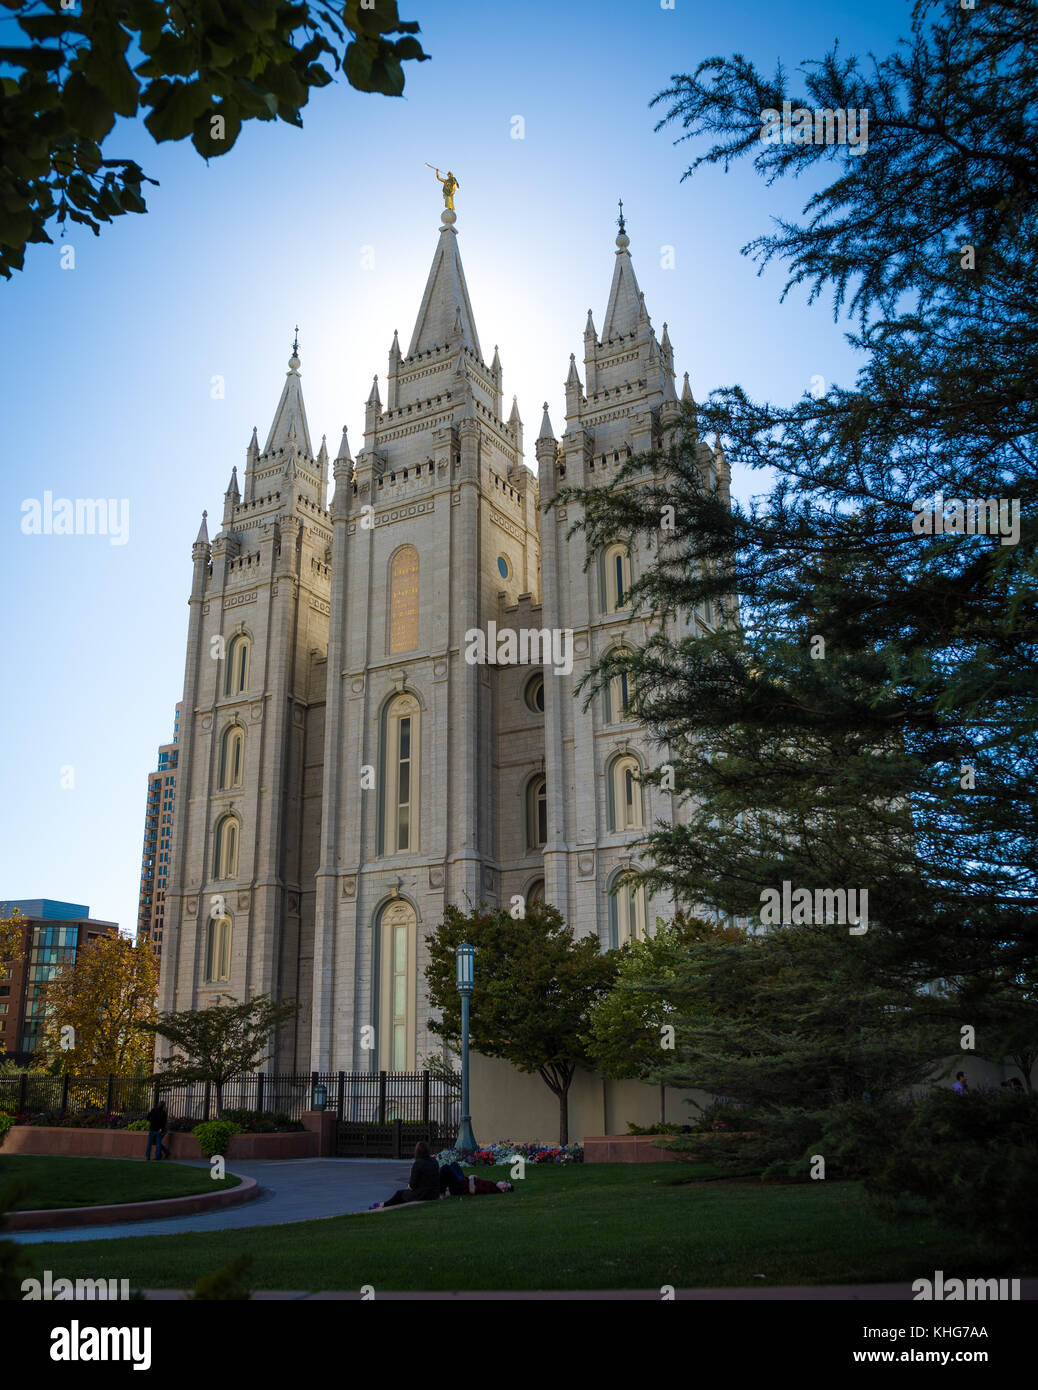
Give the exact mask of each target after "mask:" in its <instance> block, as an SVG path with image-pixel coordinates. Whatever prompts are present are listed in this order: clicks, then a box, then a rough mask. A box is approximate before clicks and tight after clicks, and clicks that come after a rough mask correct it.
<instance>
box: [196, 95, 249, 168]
mask: <svg viewBox="0 0 1038 1390" xmlns="http://www.w3.org/2000/svg"><path fill="white" fill-rule="evenodd" d="M218 118H222V120H223V131H222V134H214V131H217V132H218V131H219V129H220V128H219V126H218V125H217V124H216V121H217V119H218ZM240 132H241V115H240V113H239V110H238V103H237V102H236V101H234V100H233V98H230V97H228V98H227V99H226V100H225V101H222V102H221V103H220V105H219V106H211V107H210V108H209V110H208V111H206V112H204V113H203V114H202V115H201V116H199V118H198V120H197V121H196V122H195V128H194V133H193V134H192V136H191V143H192V144H193V145H194V147H195V149H196V150H197V151H198V153H199V154H200V155H202V156H203V158H205V159H209V158H211V157H213V156H215V155H221V154H226V153H227V151H228V150H229V149H230V148H231V146H232V145H233V144H234V142H235V140H237V138H238V136H239V134H240Z"/></svg>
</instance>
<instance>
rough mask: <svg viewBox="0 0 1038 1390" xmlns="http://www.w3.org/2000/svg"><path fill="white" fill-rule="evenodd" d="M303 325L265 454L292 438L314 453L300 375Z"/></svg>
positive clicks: (268, 437)
mask: <svg viewBox="0 0 1038 1390" xmlns="http://www.w3.org/2000/svg"><path fill="white" fill-rule="evenodd" d="M298 349H299V329H298V328H297V329H296V337H295V341H294V342H293V344H292V356H291V357H290V358H289V359H288V372H287V374H286V377H285V385H284V389H283V390H282V392H281V400H280V401H279V402H278V408H277V410H276V411H275V413H274V423H273V424H272V425H271V427H270V434H269V435H268V436H267V443H266V445H265V447H264V449H263V452H264V453H265V454H269V453H271V452H272V451H273V450H275V449H282V448H284V447H285V446H286V445H287V444H288V443H289V441H291V442H292V443H293V444H294V445H296V446H297V447H301V448H302V449H303V452H304V453H305V454H306V456H307V457H308V458H312V457H313V448H312V447H311V444H310V427H309V425H308V424H307V422H306V407H305V406H304V404H303V387H302V383H301V381H300V379H299V357H298Z"/></svg>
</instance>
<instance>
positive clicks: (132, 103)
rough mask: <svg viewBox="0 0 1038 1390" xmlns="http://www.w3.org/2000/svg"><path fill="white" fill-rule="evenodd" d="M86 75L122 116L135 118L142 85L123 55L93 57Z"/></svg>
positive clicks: (113, 54) (112, 54)
mask: <svg viewBox="0 0 1038 1390" xmlns="http://www.w3.org/2000/svg"><path fill="white" fill-rule="evenodd" d="M86 75H87V77H89V79H90V80H91V81H92V82H93V83H94V84H95V85H96V86H97V87H98V88H99V89H100V90H101V91H102V92H103V93H104V94H105V96H106V97H107V98H108V100H109V101H110V102H111V103H112V107H113V108H114V110H115V111H116V112H117V114H118V115H120V116H135V115H136V114H137V101H138V97H139V92H140V84H139V81H138V79H137V77H136V76H135V75H134V73H133V72H131V71H130V65H129V63H127V61H126V59H125V58H124V57H123V55H122V54H121V53H109V54H106V55H105V56H104V58H100V57H98V56H97V55H94V56H93V59H92V61H91V62H90V63H89V64H88V66H87V68H86Z"/></svg>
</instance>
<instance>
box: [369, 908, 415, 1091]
mask: <svg viewBox="0 0 1038 1390" xmlns="http://www.w3.org/2000/svg"><path fill="white" fill-rule="evenodd" d="M377 930H378V934H379V935H378V952H379V960H380V962H381V965H380V973H381V977H382V979H381V985H380V995H379V1020H380V1023H379V1055H378V1064H379V1067H380V1068H381V1069H382V1070H385V1071H413V1070H414V1066H415V1015H416V1012H417V1005H418V1000H417V959H416V949H417V938H418V920H417V918H416V916H415V910H414V908H413V907H412V906H411V904H410V903H409V902H407V901H406V900H405V899H403V898H398V899H397V900H396V901H394V902H389V903H387V904H386V905H385V907H384V908H383V909H382V911H381V913H380V914H379V921H378V928H377Z"/></svg>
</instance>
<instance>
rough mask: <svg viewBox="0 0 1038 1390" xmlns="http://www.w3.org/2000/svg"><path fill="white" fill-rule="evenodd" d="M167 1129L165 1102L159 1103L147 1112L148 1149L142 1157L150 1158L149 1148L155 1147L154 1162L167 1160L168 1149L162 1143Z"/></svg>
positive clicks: (167, 1119) (167, 1116)
mask: <svg viewBox="0 0 1038 1390" xmlns="http://www.w3.org/2000/svg"><path fill="white" fill-rule="evenodd" d="M168 1128H169V1115H168V1114H167V1112H166V1103H165V1101H161V1100H160V1101H159V1103H158V1104H157V1105H153V1106H152V1108H151V1109H150V1110H149V1111H148V1147H147V1149H146V1150H145V1153H144V1157H145V1158H146V1159H150V1158H151V1146H152V1145H153V1144H154V1145H155V1159H156V1162H157V1161H158V1160H159V1159H161V1158H169V1148H168V1146H167V1145H166V1144H165V1142H164V1137H165V1134H166V1130H167V1129H168Z"/></svg>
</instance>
